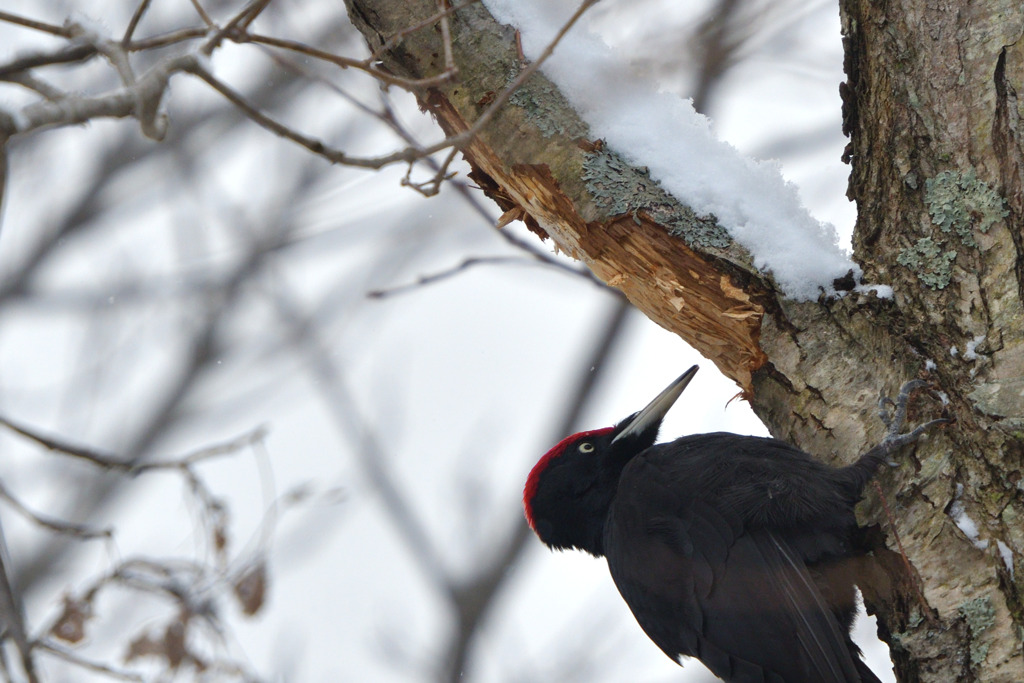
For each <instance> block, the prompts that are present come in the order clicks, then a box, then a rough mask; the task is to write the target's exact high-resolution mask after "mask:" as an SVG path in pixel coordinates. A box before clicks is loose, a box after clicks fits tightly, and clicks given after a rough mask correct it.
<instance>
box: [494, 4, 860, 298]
mask: <svg viewBox="0 0 1024 683" xmlns="http://www.w3.org/2000/svg"><path fill="white" fill-rule="evenodd" d="M484 4H485V5H486V6H487V8H488V10H489V11H490V12H491V14H492V15H493V16H494V17H495V18H496V19H497V20H498V21H500V22H503V23H506V24H510V25H512V26H515V27H516V28H518V30H519V32H520V35H521V40H522V47H523V52H524V53H525V55H526V57H527V58H529V59H535V58H536V57H537V56H538V55H539V54H540V53H541V51H542V50H544V49H545V47H546V46H548V45H550V43H551V41H552V37H553V36H554V34H555V32H556V31H558V30H559V27H562V26H564V25H565V24H566V21H567V19H568V17H569V15H570V14H571V13H572V11H573V9H572V5H571V4H569V3H562V2H557V3H552V2H547V1H545V0H484ZM588 4H590V3H588V2H584V3H583V5H581V7H585V6H587V5H588ZM577 11H578V10H577ZM543 72H544V74H545V75H546V76H547V77H548V78H550V79H551V80H552V82H554V83H555V84H556V85H557V86H558V87H559V89H560V90H561V91H562V93H563V94H564V95H565V96H566V98H567V99H568V101H569V102H570V103H571V104H572V106H573V108H574V109H575V110H576V111H577V113H578V114H579V115H580V116H581V117H582V118H583V119H584V120H585V121H586V122H587V123H588V124H589V126H590V130H591V137H592V138H595V139H598V138H600V139H603V140H604V141H605V143H607V145H608V146H609V147H610V148H611V150H612V151H613V152H614V153H616V154H617V155H619V156H620V157H621V158H623V159H625V160H626V161H628V162H629V163H630V164H632V165H634V166H636V167H646V168H647V169H649V170H650V177H651V178H653V179H654V180H657V181H658V182H659V183H660V184H661V186H662V187H663V188H664V189H665V190H667V191H668V192H669V193H671V194H672V195H673V196H675V197H676V198H677V199H679V200H680V201H681V202H683V203H684V204H685V205H687V206H689V207H690V208H692V209H693V211H694V212H696V213H697V214H698V215H701V216H713V217H714V218H715V219H716V220H717V222H718V223H719V224H720V225H721V226H722V227H724V228H725V229H726V230H727V231H728V233H729V235H730V236H731V237H732V239H734V240H735V241H736V242H738V243H739V244H740V245H742V246H743V247H744V248H746V249H747V250H748V251H749V252H750V254H751V256H752V257H753V261H754V265H755V266H756V267H757V268H758V269H759V270H761V271H762V272H764V271H771V273H772V274H773V275H774V277H775V280H776V282H777V283H778V284H779V285H780V286H781V288H782V289H783V291H784V292H785V293H786V294H787V295H788V296H790V297H792V298H795V299H815V298H817V297H818V296H819V294H820V293H821V292H822V290H824V291H825V292H827V293H831V292H834V291H835V290H834V286H833V282H834V281H835V280H836V279H838V278H842V277H843V276H845V275H846V274H847V273H849V272H850V271H851V270H852V271H853V272H854V274H855V275H858V274H859V273H860V269H859V268H858V267H857V266H856V264H854V263H853V261H852V260H851V259H850V257H849V255H848V254H846V253H845V252H844V250H842V249H841V248H840V247H839V245H838V237H837V235H836V232H835V229H834V228H833V226H831V225H830V224H826V223H822V222H821V221H818V220H816V219H815V218H814V217H812V216H811V215H810V214H809V213H808V211H807V209H806V208H805V207H804V206H803V205H802V204H801V202H800V199H799V197H798V195H797V189H796V187H795V186H794V185H793V184H792V183H789V182H787V181H786V180H785V179H784V178H783V177H782V174H781V173H780V169H779V166H778V164H776V163H774V162H764V161H757V160H753V159H750V158H747V157H744V156H742V155H741V154H740V153H739V152H738V151H737V150H736V149H735V148H734V147H732V146H731V145H730V144H728V143H727V142H724V141H722V140H719V139H717V138H716V137H715V135H714V133H713V132H712V130H711V125H710V122H709V121H708V119H707V118H706V117H705V116H703V115H701V114H699V113H697V112H696V111H695V110H694V109H693V106H692V104H691V103H690V102H689V101H687V100H683V99H680V98H679V97H676V96H675V95H671V94H669V93H662V92H658V90H657V87H656V84H654V83H651V82H647V81H646V80H644V79H642V78H641V77H639V76H638V75H637V74H636V73H634V72H633V71H632V70H631V69H630V67H629V66H628V65H627V64H624V63H623V60H622V58H621V57H620V56H617V55H615V54H614V53H613V52H612V50H611V49H610V48H609V47H608V46H607V45H606V44H604V43H603V42H602V41H601V39H600V38H599V37H597V36H595V35H593V34H590V33H588V32H586V31H584V30H578V29H577V30H574V31H572V32H571V33H569V34H568V35H567V36H565V37H564V39H563V40H562V41H561V43H560V44H559V46H558V50H557V51H556V52H555V54H554V55H553V56H552V57H551V58H550V59H549V60H548V61H547V63H546V64H545V65H544V67H543Z"/></svg>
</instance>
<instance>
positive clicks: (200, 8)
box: [192, 0, 213, 26]
mask: <svg viewBox="0 0 1024 683" xmlns="http://www.w3.org/2000/svg"><path fill="white" fill-rule="evenodd" d="M192 7H194V8H195V10H196V14H198V15H199V18H200V19H202V20H203V23H204V24H206V25H207V26H213V19H211V18H210V15H209V14H207V13H206V10H205V9H203V6H202V5H201V4H199V0H192Z"/></svg>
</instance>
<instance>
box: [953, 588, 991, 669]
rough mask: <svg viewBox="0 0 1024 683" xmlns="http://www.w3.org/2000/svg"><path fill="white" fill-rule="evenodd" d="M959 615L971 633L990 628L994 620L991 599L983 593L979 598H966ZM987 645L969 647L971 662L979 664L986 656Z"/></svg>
mask: <svg viewBox="0 0 1024 683" xmlns="http://www.w3.org/2000/svg"><path fill="white" fill-rule="evenodd" d="M959 611H960V614H961V616H963V618H964V621H966V622H967V626H968V627H969V628H970V629H971V635H973V636H977V635H978V634H979V633H981V632H982V631H984V630H986V629H988V628H991V627H992V625H993V624H994V623H995V622H996V610H995V608H994V607H993V606H992V600H991V599H990V598H989V597H988V596H987V595H983V596H981V597H980V598H974V599H973V600H968V601H967V602H965V603H963V604H962V605H960V607H959ZM988 650H989V646H988V645H987V644H985V645H980V646H974V647H971V664H973V665H974V666H978V665H980V664H981V663H982V662H984V661H985V658H986V657H988Z"/></svg>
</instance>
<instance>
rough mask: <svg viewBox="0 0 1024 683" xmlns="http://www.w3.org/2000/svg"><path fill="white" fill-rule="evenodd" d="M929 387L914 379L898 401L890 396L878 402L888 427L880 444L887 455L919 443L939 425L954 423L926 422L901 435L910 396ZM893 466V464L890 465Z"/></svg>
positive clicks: (946, 420) (941, 418) (898, 397)
mask: <svg viewBox="0 0 1024 683" xmlns="http://www.w3.org/2000/svg"><path fill="white" fill-rule="evenodd" d="M926 386H928V383H927V382H925V381H924V380H923V379H912V380H910V381H909V382H907V383H905V384H904V385H903V386H902V387H900V393H899V395H898V396H897V397H896V400H895V401H894V400H892V399H891V398H889V397H888V396H883V397H882V398H880V399H879V400H878V416H879V418H881V420H882V424H884V425H885V427H886V435H885V438H884V439H882V443H881V444H880V445H881V446H883V447H884V448H885V451H886V452H887V453H892V452H893V451H895V450H896V449H898V448H900V447H901V446H905V445H906V444H908V443H913V442H914V441H917V440H918V438H920V436H921V435H922V434H924V433H925V432H926V431H928V430H929V429H931V428H932V427H934V426H935V425H938V424H945V423H947V422H952V420H950V419H949V418H946V417H940V418H938V419H935V420H931V421H930V422H925V423H924V424H922V425H918V426H917V427H916V428H914V429H912V430H911V431H909V432H906V433H905V434H901V433H900V430H902V429H903V425H904V423H906V421H907V403H908V402H909V401H910V395H911V394H912V393H913V392H914V391H915V390H916V389H920V388H922V387H926ZM889 406H892V414H891V415H890V414H889V411H888V410H887V408H888V407H889ZM890 464H892V463H890Z"/></svg>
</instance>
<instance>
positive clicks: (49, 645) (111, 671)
mask: <svg viewBox="0 0 1024 683" xmlns="http://www.w3.org/2000/svg"><path fill="white" fill-rule="evenodd" d="M33 645H34V646H35V647H37V648H39V649H40V650H42V651H44V652H49V653H50V654H51V655H54V656H55V657H58V658H60V659H63V660H64V661H65V662H68V663H69V664H74V665H75V666H77V667H80V668H82V669H87V670H89V671H95V672H96V673H100V674H103V675H105V676H110V677H112V678H117V679H120V680H122V681H144V680H146V679H145V678H143V677H142V675H140V674H136V673H132V672H131V671H124V670H123V669H115V668H114V667H112V666H108V665H106V664H101V663H100V662H94V661H92V660H90V659H85V658H84V657H82V656H81V655H79V654H78V653H76V652H72V651H71V650H69V649H68V648H66V647H63V646H61V645H58V644H57V643H55V642H53V641H52V640H37V641H35V642H34V643H33Z"/></svg>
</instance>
